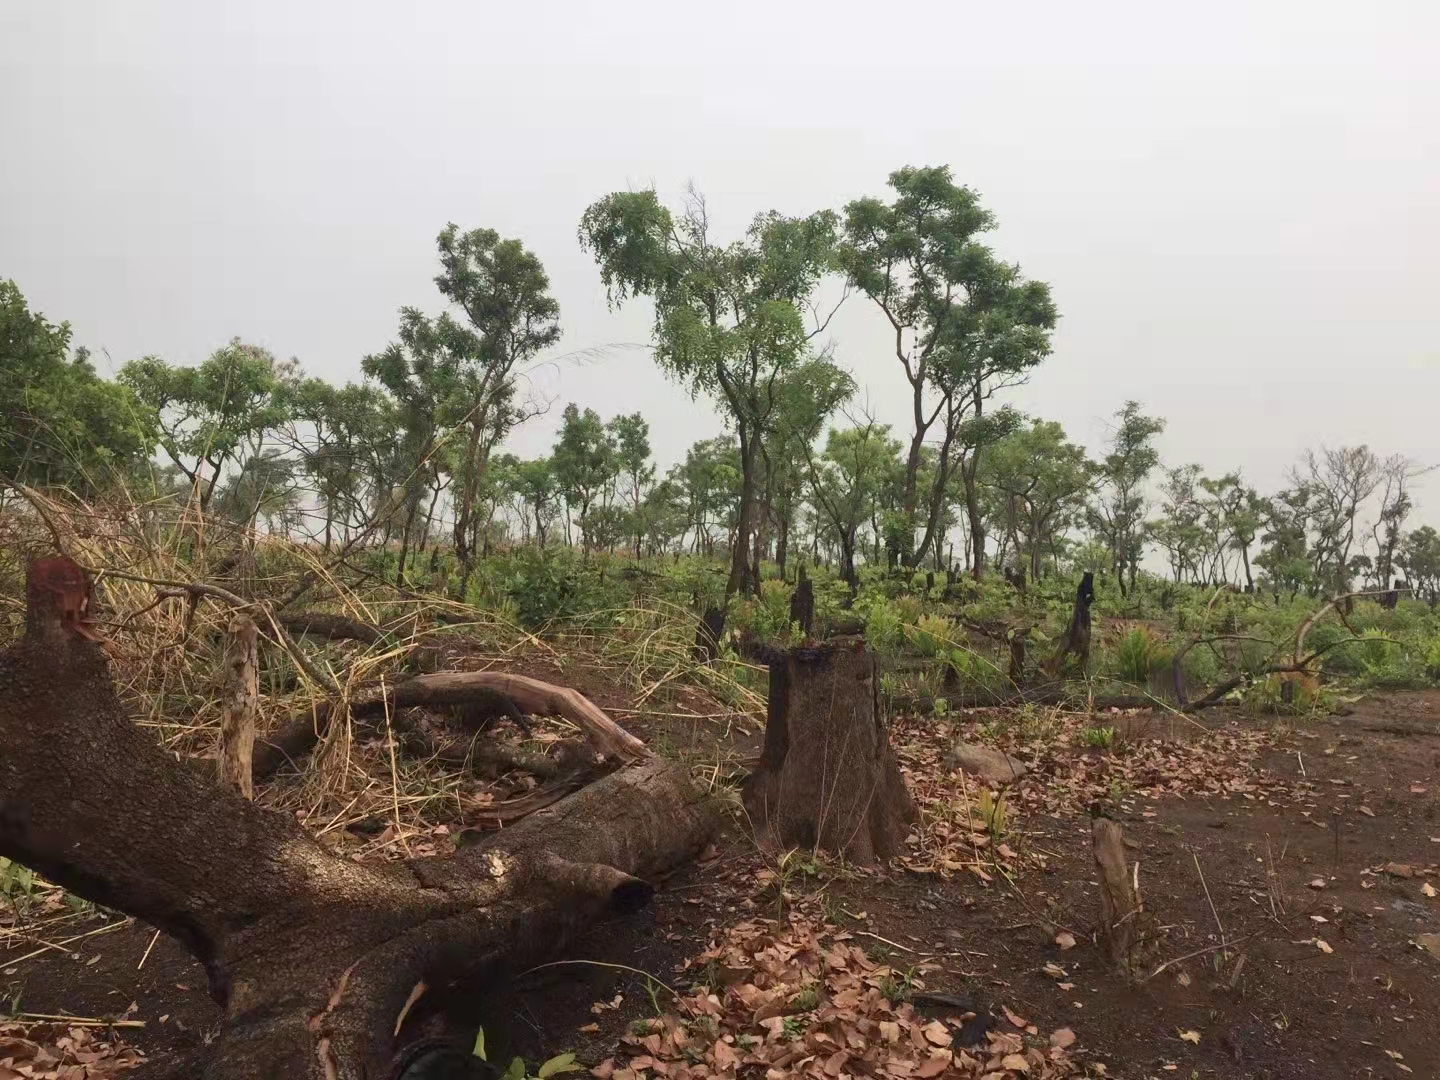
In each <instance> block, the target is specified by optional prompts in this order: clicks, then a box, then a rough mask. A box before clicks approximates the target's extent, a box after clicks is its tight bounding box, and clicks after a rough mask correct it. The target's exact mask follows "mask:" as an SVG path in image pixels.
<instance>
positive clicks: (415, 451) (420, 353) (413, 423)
mask: <svg viewBox="0 0 1440 1080" xmlns="http://www.w3.org/2000/svg"><path fill="white" fill-rule="evenodd" d="M457 330H458V327H457V326H456V325H455V323H454V322H453V320H450V319H449V318H448V317H447V316H441V318H440V319H439V320H435V321H432V320H430V319H427V318H426V317H425V316H424V315H422V314H420V312H419V311H417V310H415V309H414V308H404V309H402V310H401V312H400V331H399V335H398V337H399V340H398V341H395V342H393V343H391V345H390V346H389V347H388V348H386V349H385V351H384V352H380V353H373V354H371V355H369V356H366V357H365V358H364V359H363V360H361V361H360V367H361V370H363V371H364V372H365V374H366V375H367V376H369V377H370V378H372V379H374V380H375V381H376V382H378V383H379V384H380V385H381V386H382V387H384V389H385V390H386V391H388V392H389V394H390V396H391V397H392V398H393V399H394V401H395V405H396V417H395V418H396V420H397V422H398V427H399V432H398V436H399V437H398V439H397V440H396V441H395V443H394V447H393V453H394V456H393V457H392V459H391V461H390V462H388V463H387V465H388V467H387V469H386V474H387V475H386V479H385V482H384V483H383V484H382V485H381V486H382V495H383V496H384V506H383V507H381V508H379V509H378V512H380V513H385V514H388V515H389V516H390V517H391V518H392V519H394V518H398V519H399V521H400V523H401V541H400V565H399V568H398V570H397V572H396V581H397V582H398V583H403V582H404V580H405V563H406V561H407V559H408V556H409V551H410V539H411V534H412V532H413V531H414V527H415V522H416V518H417V517H418V516H419V511H420V504H421V501H422V500H423V498H424V496H425V493H426V492H427V491H433V492H434V493H435V495H436V497H438V494H439V492H440V490H441V488H442V486H443V485H442V483H441V468H440V466H441V464H442V463H443V462H444V460H445V459H444V457H443V456H442V455H440V454H439V452H438V451H439V449H440V437H441V433H442V428H441V419H440V417H441V415H442V409H443V408H444V407H445V406H446V405H447V404H448V403H449V402H451V401H453V400H454V399H455V397H456V395H457V393H458V387H459V385H460V382H461V375H460V368H461V365H462V363H463V357H462V356H461V355H460V354H459V353H458V352H457V351H456V350H457V348H463V347H465V346H464V342H463V338H461V337H460V336H459V335H457V333H456V331H457ZM432 505H433V503H432Z"/></svg>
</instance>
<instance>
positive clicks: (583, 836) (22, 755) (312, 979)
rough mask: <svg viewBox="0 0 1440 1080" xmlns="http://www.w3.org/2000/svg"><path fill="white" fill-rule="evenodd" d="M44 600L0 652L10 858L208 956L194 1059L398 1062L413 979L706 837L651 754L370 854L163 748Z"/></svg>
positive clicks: (309, 1064)
mask: <svg viewBox="0 0 1440 1080" xmlns="http://www.w3.org/2000/svg"><path fill="white" fill-rule="evenodd" d="M40 601H41V603H42V604H46V603H48V601H47V600H46V598H44V597H40ZM36 606H37V605H36V604H35V600H34V596H33V595H32V617H31V625H30V627H29V628H28V629H27V633H26V636H25V637H24V638H22V639H21V640H20V641H19V642H17V643H16V644H14V645H13V646H11V647H10V648H9V649H8V650H6V651H5V652H4V653H3V654H0V744H3V745H4V747H5V753H4V755H3V757H0V854H3V855H5V856H7V857H9V858H12V859H15V860H17V861H19V862H21V863H23V864H24V865H27V866H30V867H32V868H34V869H35V870H37V871H39V872H40V873H42V874H44V875H45V876H46V877H48V878H50V879H51V880H53V881H55V882H57V883H58V884H60V885H62V886H64V887H65V888H66V889H68V890H69V891H71V892H73V893H75V894H76V895H78V896H81V897H84V898H86V899H88V900H91V901H94V902H96V903H99V904H103V905H105V906H107V907H111V908H115V909H118V910H120V911H123V912H125V913H127V914H130V915H134V916H136V917H139V918H142V919H145V920H146V921H147V922H150V923H151V924H153V925H155V926H157V927H159V928H160V929H163V930H165V931H166V932H167V933H169V934H171V935H173V936H174V937H175V938H177V939H178V940H179V941H180V942H181V943H182V944H183V945H184V946H185V947H186V948H187V949H189V950H190V952H191V953H192V954H193V955H194V956H195V957H196V958H197V959H198V960H200V962H201V963H202V964H203V965H204V966H205V969H206V972H207V974H208V976H209V982H210V990H211V993H212V995H213V996H214V997H215V999H216V1001H217V1002H219V1003H220V1004H221V1005H222V1006H223V1007H224V1009H225V1021H224V1024H223V1027H222V1030H221V1033H220V1036H219V1038H218V1039H217V1040H216V1042H215V1044H214V1045H213V1047H212V1048H211V1051H210V1053H209V1055H208V1060H207V1061H205V1062H204V1063H198V1062H197V1063H193V1064H192V1066H191V1067H190V1070H189V1071H188V1073H187V1075H188V1076H193V1077H197V1078H202V1080H242V1078H243V1080H253V1078H255V1077H276V1078H280V1077H284V1078H287V1080H288V1078H295V1080H298V1078H306V1080H367V1078H368V1080H374V1078H375V1077H379V1076H385V1075H387V1074H388V1073H389V1070H390V1065H391V1061H392V1059H393V1056H394V1053H395V1050H396V1048H397V1038H396V1037H395V1036H394V1034H393V1031H394V1026H395V1023H396V1018H397V1016H399V1015H400V1012H401V1008H402V1006H403V1004H404V1003H405V1001H406V999H407V998H408V997H409V996H410V994H411V992H412V990H413V989H414V988H415V987H416V985H417V984H418V983H420V982H421V981H423V982H424V983H425V984H426V985H427V986H428V987H432V988H438V989H437V990H432V991H431V992H432V993H436V992H440V991H442V990H443V989H444V988H447V987H449V986H452V985H454V984H455V983H457V982H469V981H471V980H473V979H476V978H486V977H490V978H493V977H495V975H496V973H497V972H503V971H504V970H505V969H506V966H507V965H509V964H518V963H530V962H533V961H534V959H536V958H537V957H538V956H540V955H543V954H544V953H546V952H550V951H552V950H553V948H554V947H555V946H556V945H557V944H559V943H561V942H563V941H564V940H566V938H567V937H568V936H569V935H570V934H572V933H573V932H574V931H575V930H576V929H577V928H579V927H580V926H583V925H585V924H586V923H588V922H590V921H593V920H594V919H595V918H597V917H600V916H601V915H603V914H605V913H607V912H609V911H613V910H617V909H626V908H633V907H634V906H636V905H638V904H641V903H644V902H645V900H646V899H648V896H649V892H650V889H649V886H647V885H646V884H645V883H644V881H642V880H641V878H642V877H647V876H654V875H658V874H662V873H664V872H667V871H668V870H670V869H671V868H673V867H675V866H677V865H679V864H680V863H682V862H684V861H685V860H687V859H688V858H690V857H692V856H693V854H694V853H695V852H696V851H698V850H699V849H700V848H701V847H702V846H703V845H704V844H705V843H706V842H707V841H708V839H709V837H710V836H711V834H712V832H713V827H714V823H713V820H712V818H711V815H710V813H709V811H708V810H707V809H706V808H705V806H704V805H703V804H702V803H701V801H700V800H699V797H698V796H697V795H696V793H695V791H694V789H693V787H692V786H691V785H690V783H689V779H688V774H687V772H686V770H685V769H684V768H683V767H679V766H676V765H672V764H670V763H668V762H664V761H661V760H658V759H651V760H649V761H647V762H645V763H643V764H641V765H638V766H636V767H634V768H631V769H624V770H621V771H620V772H617V773H614V774H612V775H610V776H608V777H606V778H604V779H603V780H600V781H598V782H596V783H595V784H592V785H590V786H589V787H587V788H584V789H582V790H581V791H580V792H579V793H577V794H576V795H574V796H572V797H570V798H568V799H563V800H561V801H559V802H557V803H556V804H554V805H553V806H550V807H547V808H545V809H542V810H540V811H538V812H536V813H534V814H532V815H531V816H530V817H529V818H527V819H526V820H525V821H522V822H521V823H519V824H518V825H516V826H515V827H514V828H512V829H506V830H504V831H503V832H500V833H496V834H495V835H494V837H493V839H491V840H489V842H487V843H483V844H479V845H476V846H474V847H470V848H466V849H465V850H463V851H461V852H460V853H458V854H456V855H455V856H453V857H450V858H434V859H417V860H412V861H410V862H407V863H402V864H386V865H374V866H362V865H358V864H356V863H353V862H351V861H350V860H348V859H344V858H341V857H339V856H336V855H333V854H331V853H330V852H328V851H326V850H325V849H324V848H323V847H321V846H320V845H319V844H318V843H316V842H315V841H314V840H313V838H311V837H310V836H309V835H308V834H306V833H305V832H304V831H303V830H302V829H301V828H300V826H299V825H297V824H296V822H295V821H294V819H293V818H291V817H290V816H289V815H287V814H282V813H277V812H274V811H270V810H266V809H264V808H262V807H258V806H256V805H255V804H253V803H249V802H246V801H245V800H243V799H241V798H240V797H239V796H238V795H236V794H235V793H233V792H230V791H227V790H223V789H221V790H217V788H216V787H215V785H214V783H213V781H212V780H211V779H210V778H209V777H208V776H207V775H206V774H205V773H204V771H202V770H201V769H200V768H198V767H196V766H194V765H193V764H192V763H189V762H178V761H176V760H175V759H174V758H173V757H171V756H170V755H168V754H166V753H165V752H164V751H162V750H161V748H160V747H159V746H158V744H156V743H155V742H154V741H153V740H152V739H151V738H150V737H149V735H148V734H147V733H146V732H145V731H144V730H142V729H141V728H138V727H136V726H135V725H133V724H132V723H130V721H129V720H128V719H127V717H126V716H125V713H124V709H123V707H122V705H121V703H120V700H119V698H118V697H117V695H116V693H115V690H114V686H113V684H112V682H111V679H110V675H109V671H108V667H107V662H106V659H105V656H104V653H103V652H102V651H101V648H100V646H99V645H97V644H95V643H94V642H91V641H87V640H85V639H83V638H82V637H80V636H78V634H77V633H75V632H73V630H72V628H69V627H67V626H66V625H64V624H63V623H62V621H61V619H60V617H59V611H58V610H57V609H56V608H54V606H53V605H51V606H50V607H48V608H47V609H46V610H43V611H41V613H40V614H39V615H38V616H36V615H35V614H34V609H35V607H36ZM404 1039H405V1033H404V1032H403V1031H402V1033H401V1035H400V1036H399V1040H398V1041H399V1042H403V1041H404Z"/></svg>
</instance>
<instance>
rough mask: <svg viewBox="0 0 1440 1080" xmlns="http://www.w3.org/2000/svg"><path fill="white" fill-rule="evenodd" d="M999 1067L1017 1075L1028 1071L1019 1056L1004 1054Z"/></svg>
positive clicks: (1027, 1067) (1024, 1061) (1023, 1059)
mask: <svg viewBox="0 0 1440 1080" xmlns="http://www.w3.org/2000/svg"><path fill="white" fill-rule="evenodd" d="M1000 1067H1001V1068H1002V1069H1014V1070H1015V1071H1016V1072H1018V1073H1028V1072H1029V1071H1030V1062H1028V1061H1026V1060H1025V1058H1024V1057H1023V1056H1022V1055H1020V1054H1006V1055H1005V1057H1004V1058H1003V1059H1002V1060H1001V1062H1000ZM916 1075H917V1076H918V1075H919V1073H916Z"/></svg>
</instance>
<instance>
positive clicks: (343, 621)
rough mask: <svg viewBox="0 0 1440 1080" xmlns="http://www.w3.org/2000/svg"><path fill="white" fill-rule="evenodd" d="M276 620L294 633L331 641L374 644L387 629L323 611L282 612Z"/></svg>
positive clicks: (277, 615) (276, 616)
mask: <svg viewBox="0 0 1440 1080" xmlns="http://www.w3.org/2000/svg"><path fill="white" fill-rule="evenodd" d="M275 621H276V622H278V623H279V624H280V625H281V626H283V627H284V628H285V629H286V630H289V631H290V632H291V633H292V634H309V635H310V636H311V637H321V638H326V639H328V640H330V641H359V642H362V643H364V644H366V645H374V644H375V643H376V642H377V641H379V640H380V639H381V638H382V637H384V636H385V631H383V630H381V629H380V627H378V626H372V625H371V624H370V623H363V622H361V621H360V620H359V619H349V618H346V617H345V616H344V615H331V614H329V613H328V612H323V611H293V612H289V611H287V612H281V613H277V614H276V615H275Z"/></svg>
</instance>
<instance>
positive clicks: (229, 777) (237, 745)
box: [220, 615, 260, 799]
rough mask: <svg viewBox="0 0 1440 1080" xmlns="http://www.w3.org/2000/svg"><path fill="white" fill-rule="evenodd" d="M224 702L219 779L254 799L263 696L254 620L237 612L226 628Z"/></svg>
mask: <svg viewBox="0 0 1440 1080" xmlns="http://www.w3.org/2000/svg"><path fill="white" fill-rule="evenodd" d="M226 635H227V636H226V641H225V705H224V708H223V710H222V711H221V713H220V782H221V783H222V784H224V785H226V786H227V787H229V788H231V789H232V790H234V791H238V792H239V793H240V796H241V798H245V799H253V798H254V797H255V785H254V782H253V781H252V779H251V772H250V761H251V756H252V754H253V752H254V748H255V710H256V707H257V706H258V704H259V700H260V676H259V667H260V661H259V654H258V650H257V647H256V640H257V631H256V628H255V621H254V620H253V619H251V618H250V616H248V615H236V616H234V617H233V618H232V619H231V620H230V625H229V626H228V627H227V628H226Z"/></svg>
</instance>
